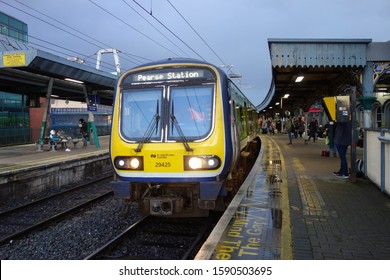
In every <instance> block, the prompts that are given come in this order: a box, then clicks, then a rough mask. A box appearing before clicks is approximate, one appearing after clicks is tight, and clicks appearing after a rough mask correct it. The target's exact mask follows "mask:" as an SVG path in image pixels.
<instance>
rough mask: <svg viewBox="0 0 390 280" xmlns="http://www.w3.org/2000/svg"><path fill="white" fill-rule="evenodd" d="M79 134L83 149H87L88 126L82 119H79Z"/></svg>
mask: <svg viewBox="0 0 390 280" xmlns="http://www.w3.org/2000/svg"><path fill="white" fill-rule="evenodd" d="M79 127H80V133H81V136H82V138H83V147H84V148H85V147H87V136H88V125H87V123H86V122H85V121H84V119H79Z"/></svg>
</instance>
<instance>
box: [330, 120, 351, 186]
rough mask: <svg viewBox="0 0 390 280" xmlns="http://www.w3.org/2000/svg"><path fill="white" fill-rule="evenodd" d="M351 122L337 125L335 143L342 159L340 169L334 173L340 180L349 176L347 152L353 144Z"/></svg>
mask: <svg viewBox="0 0 390 280" xmlns="http://www.w3.org/2000/svg"><path fill="white" fill-rule="evenodd" d="M351 134H352V131H351V122H338V123H337V125H336V132H335V137H334V143H335V145H336V148H337V152H338V153H339V157H340V169H339V170H338V171H336V172H333V173H334V175H335V176H336V177H338V178H343V179H347V178H349V174H348V162H347V150H348V146H349V145H351V142H352V135H351Z"/></svg>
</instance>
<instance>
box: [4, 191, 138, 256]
mask: <svg viewBox="0 0 390 280" xmlns="http://www.w3.org/2000/svg"><path fill="white" fill-rule="evenodd" d="M129 212H130V214H129V215H128V216H127V217H126V218H124V217H123V214H122V213H123V201H122V200H121V199H115V198H110V199H107V200H103V201H102V202H99V203H98V204H97V205H96V206H95V207H93V208H89V209H85V211H83V212H82V213H81V212H80V214H77V216H74V217H73V218H69V219H66V220H64V221H61V222H59V223H57V224H55V225H53V226H50V227H48V228H45V229H43V230H42V231H39V232H37V233H34V234H30V235H29V236H28V237H27V238H24V239H21V240H15V241H13V242H10V243H9V244H7V245H4V246H1V247H0V259H3V260H4V259H10V260H81V259H83V258H85V257H87V256H88V255H89V254H91V253H92V252H94V251H95V250H96V249H98V248H99V247H100V246H102V245H103V244H104V243H105V242H107V241H108V240H110V239H111V238H113V237H115V236H116V235H118V234H119V233H120V232H122V231H123V230H124V229H125V228H127V227H128V226H129V225H131V224H132V223H133V222H134V221H135V220H137V219H138V218H139V214H138V213H137V209H136V207H135V206H134V207H133V206H132V207H131V210H130V211H129Z"/></svg>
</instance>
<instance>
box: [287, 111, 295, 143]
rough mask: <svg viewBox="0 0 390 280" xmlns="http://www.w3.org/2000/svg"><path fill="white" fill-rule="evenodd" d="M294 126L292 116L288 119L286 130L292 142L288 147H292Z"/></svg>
mask: <svg viewBox="0 0 390 280" xmlns="http://www.w3.org/2000/svg"><path fill="white" fill-rule="evenodd" d="M293 129H294V124H293V122H292V119H291V116H289V117H287V123H286V130H287V134H288V139H289V140H290V142H289V143H287V145H292V134H293Z"/></svg>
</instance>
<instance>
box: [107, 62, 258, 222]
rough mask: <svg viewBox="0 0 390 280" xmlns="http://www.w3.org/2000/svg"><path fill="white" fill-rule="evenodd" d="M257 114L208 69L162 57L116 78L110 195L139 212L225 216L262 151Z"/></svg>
mask: <svg viewBox="0 0 390 280" xmlns="http://www.w3.org/2000/svg"><path fill="white" fill-rule="evenodd" d="M258 132H259V127H258V112H257V111H256V109H255V106H254V105H253V104H252V103H251V102H250V101H249V99H248V98H246V97H245V95H244V94H243V93H242V92H241V90H240V89H239V88H238V87H237V86H236V85H235V84H234V83H233V81H232V80H231V79H230V78H229V76H228V75H227V74H226V73H225V72H224V71H223V70H222V69H221V68H219V67H217V66H214V65H213V64H210V63H207V62H204V61H200V60H196V59H189V58H188V59H187V58H169V59H164V60H160V61H156V62H152V63H147V64H143V65H140V66H138V67H135V68H133V69H130V70H128V71H127V72H125V73H123V74H122V75H121V76H120V77H119V78H118V81H117V85H116V87H115V91H114V103H113V115H112V126H111V135H110V156H111V161H112V165H113V168H114V170H115V177H116V178H115V193H116V194H117V196H120V197H122V198H125V199H126V200H127V201H129V202H131V203H134V202H135V203H138V209H139V211H140V213H142V214H144V215H156V216H167V217H202V216H207V215H209V214H210V211H224V210H225V209H226V207H227V205H228V204H229V202H230V200H231V199H232V197H234V195H235V194H236V192H237V191H238V189H239V187H240V185H241V184H242V183H243V181H244V179H245V176H246V175H247V174H248V172H249V170H250V168H251V165H252V164H253V162H254V161H255V159H256V157H257V155H258V153H259V151H260V147H261V142H260V138H259V136H258Z"/></svg>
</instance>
